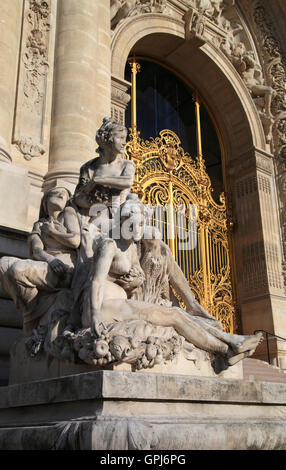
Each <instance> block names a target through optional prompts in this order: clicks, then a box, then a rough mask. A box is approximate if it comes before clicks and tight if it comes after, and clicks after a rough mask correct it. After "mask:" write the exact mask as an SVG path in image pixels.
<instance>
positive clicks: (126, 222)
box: [120, 193, 145, 242]
mask: <svg viewBox="0 0 286 470" xmlns="http://www.w3.org/2000/svg"><path fill="white" fill-rule="evenodd" d="M120 209H121V211H120V227H121V236H122V238H124V239H125V240H133V241H135V242H137V241H140V240H141V239H142V238H143V235H144V229H145V206H144V204H143V203H142V202H141V201H140V199H139V197H138V196H137V194H134V193H130V194H128V196H127V198H126V201H125V202H124V203H123V204H122V206H121V208H120Z"/></svg>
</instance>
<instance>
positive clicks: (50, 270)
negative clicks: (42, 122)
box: [0, 118, 261, 369]
mask: <svg viewBox="0 0 286 470" xmlns="http://www.w3.org/2000/svg"><path fill="white" fill-rule="evenodd" d="M126 138H127V130H126V128H125V127H123V126H122V125H120V124H118V123H116V122H114V121H112V119H110V118H105V119H104V120H103V124H102V126H101V128H100V129H99V130H98V131H97V135H96V141H97V144H98V153H99V156H98V157H96V158H94V159H93V160H91V161H89V162H87V163H85V164H84V165H83V166H82V167H81V169H80V177H79V182H78V185H77V187H76V189H75V192H74V194H73V195H71V194H70V192H69V191H68V190H67V189H66V188H64V187H55V188H52V189H50V190H49V191H47V192H46V194H45V195H44V197H43V199H42V204H41V209H40V218H39V220H38V221H37V222H36V223H35V224H34V227H33V230H32V232H31V233H30V235H29V237H28V243H29V247H30V254H31V258H30V259H26V260H22V259H17V258H12V257H3V258H2V259H1V260H0V281H1V283H2V287H3V288H4V289H5V290H6V292H7V293H8V294H9V295H10V296H11V298H12V299H13V300H14V302H15V304H16V306H17V307H18V308H19V310H20V311H21V312H22V314H23V328H24V335H25V338H26V340H25V341H26V347H27V350H28V351H29V354H30V356H32V357H34V356H37V355H40V354H41V352H42V351H45V352H46V353H47V354H50V355H51V356H53V357H57V358H58V359H60V360H65V361H70V362H72V363H86V364H91V365H93V366H96V367H99V368H104V367H106V366H110V365H112V364H118V363H121V362H127V363H129V364H132V365H133V366H134V369H141V368H148V367H149V368H151V367H153V366H154V365H156V364H159V363H161V362H164V361H168V360H172V359H173V358H174V357H175V356H176V355H177V354H178V353H179V352H180V351H181V350H185V351H190V350H192V349H194V348H199V349H200V350H204V351H207V352H208V353H209V354H210V357H213V358H216V357H218V356H219V357H222V358H223V360H224V362H225V364H226V367H228V366H231V365H233V364H235V363H236V362H238V361H239V360H241V359H243V358H244V357H247V356H249V355H251V354H252V353H253V352H254V350H255V348H256V347H257V345H258V343H259V342H260V341H261V334H256V335H250V336H242V335H232V334H229V333H226V332H224V331H223V330H222V326H221V324H220V322H219V321H218V320H217V319H215V318H214V317H212V316H211V315H209V314H208V313H207V312H206V311H205V310H204V308H203V307H202V306H201V305H200V304H199V303H198V302H197V300H196V299H195V297H194V296H193V294H192V291H191V288H190V286H189V284H188V282H187V280H186V278H185V276H184V274H183V272H182V271H181V269H180V268H179V266H178V264H177V263H176V261H175V260H174V258H173V256H172V254H171V252H170V249H169V247H168V246H167V245H166V244H165V243H164V242H163V241H162V239H161V235H160V233H159V231H158V230H157V229H156V228H154V227H151V226H150V225H148V224H147V222H146V220H147V218H146V207H145V206H144V204H142V203H141V202H140V200H139V198H138V196H137V195H135V194H133V193H132V192H131V187H132V184H133V179H134V175H135V164H134V163H133V162H132V161H130V160H127V159H125V158H123V152H124V146H125V143H126ZM174 292H175V293H176V296H175V295H174ZM177 297H178V298H180V299H181V302H182V303H183V304H184V307H185V308H183V307H182V306H181V305H180V303H179V301H178V300H177Z"/></svg>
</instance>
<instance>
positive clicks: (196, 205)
mask: <svg viewBox="0 0 286 470" xmlns="http://www.w3.org/2000/svg"><path fill="white" fill-rule="evenodd" d="M133 65H134V64H133ZM136 65H137V64H136ZM137 70H138V67H136V69H135V70H134V71H133V77H132V78H133V80H132V82H133V87H132V94H133V96H132V103H133V109H132V129H131V133H130V139H129V142H128V143H127V145H126V156H127V158H130V159H132V160H134V161H135V162H136V166H137V169H136V175H135V181H134V185H133V188H132V190H133V192H136V193H138V194H139V195H140V197H141V200H142V202H144V203H145V204H148V205H151V206H155V208H154V212H153V216H152V217H153V220H152V223H153V225H155V226H157V227H158V228H159V230H160V231H161V233H162V235H163V239H164V241H165V242H166V243H168V245H169V246H170V249H171V251H172V253H173V256H174V257H175V259H176V261H177V263H178V264H179V266H180V267H181V269H182V270H183V272H184V274H185V276H186V278H187V279H188V281H189V282H190V285H191V288H192V290H193V292H194V295H195V296H196V298H197V299H198V301H199V302H200V303H201V304H202V305H203V306H204V308H205V309H206V310H207V311H208V312H209V313H211V314H212V315H214V316H215V317H216V318H218V319H219V320H220V321H221V322H222V324H223V326H224V329H225V330H226V331H229V332H231V333H233V332H234V330H236V325H235V308H234V295H233V287H232V279H231V262H230V242H229V240H230V228H229V227H230V224H229V223H228V217H227V208H226V201H225V197H224V195H223V194H221V196H220V203H219V204H218V203H216V202H215V201H214V200H213V198H212V194H211V193H212V187H211V180H210V178H209V176H208V174H207V173H206V168H205V163H204V159H203V156H202V147H201V130H200V109H199V101H198V99H197V97H196V99H195V104H196V118H197V144H198V156H197V157H196V159H193V158H192V157H191V156H190V155H189V154H187V153H185V152H184V150H183V149H182V147H181V145H180V144H181V142H180V140H179V138H178V136H177V135H176V134H175V133H174V132H172V131H170V130H162V131H161V132H160V134H159V136H158V137H156V138H150V139H149V140H148V141H143V140H142V139H141V138H140V136H139V133H138V132H137V128H136V107H135V106H136V105H135V106H134V103H136V94H135V93H136V80H135V78H134V77H135V76H136V73H137ZM134 94H135V96H134Z"/></svg>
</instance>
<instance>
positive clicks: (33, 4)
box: [13, 0, 53, 160]
mask: <svg viewBox="0 0 286 470" xmlns="http://www.w3.org/2000/svg"><path fill="white" fill-rule="evenodd" d="M52 1H53V0H45V1H42V0H25V2H24V15H23V26H22V39H21V52H20V61H19V72H18V91H17V101H16V110H15V125H14V134H13V143H14V144H16V146H17V149H18V150H19V152H20V153H21V154H22V155H23V157H24V158H25V159H26V160H31V159H32V158H35V157H40V156H42V155H43V154H44V153H45V152H46V151H47V148H46V146H45V144H46V142H45V136H44V123H45V113H46V106H47V76H48V72H49V67H50V64H49V49H50V39H51V38H50V36H51V22H50V16H51V3H52Z"/></svg>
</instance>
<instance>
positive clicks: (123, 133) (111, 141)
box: [95, 118, 127, 155]
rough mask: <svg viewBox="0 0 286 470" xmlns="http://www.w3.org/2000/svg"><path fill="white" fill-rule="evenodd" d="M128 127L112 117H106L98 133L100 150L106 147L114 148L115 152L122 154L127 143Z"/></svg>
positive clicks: (100, 151)
mask: <svg viewBox="0 0 286 470" xmlns="http://www.w3.org/2000/svg"><path fill="white" fill-rule="evenodd" d="M126 138H127V129H126V127H125V126H122V125H121V124H119V123H118V122H115V121H113V120H112V119H111V118H104V119H103V123H102V126H101V127H100V128H99V129H98V131H97V133H96V139H95V140H96V142H97V144H98V146H99V149H98V152H99V153H102V152H103V151H104V150H105V149H109V150H113V152H114V154H116V155H118V154H122V153H123V151H124V146H125V144H126Z"/></svg>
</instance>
